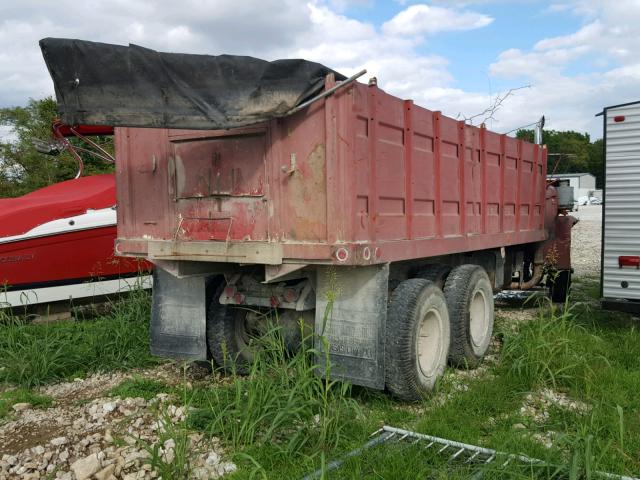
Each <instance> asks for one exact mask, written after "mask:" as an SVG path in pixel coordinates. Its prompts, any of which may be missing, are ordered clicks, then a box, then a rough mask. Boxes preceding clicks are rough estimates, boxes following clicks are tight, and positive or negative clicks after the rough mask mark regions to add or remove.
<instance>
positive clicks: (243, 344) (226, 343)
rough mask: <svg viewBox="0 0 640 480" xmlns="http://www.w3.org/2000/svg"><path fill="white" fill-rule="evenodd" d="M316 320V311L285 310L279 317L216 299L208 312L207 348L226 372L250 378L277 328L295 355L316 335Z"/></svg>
mask: <svg viewBox="0 0 640 480" xmlns="http://www.w3.org/2000/svg"><path fill="white" fill-rule="evenodd" d="M313 320H314V311H313V310H307V311H304V312H297V311H294V310H281V311H278V313H277V315H276V314H275V313H274V311H273V310H272V309H260V308H254V307H237V306H234V305H221V304H220V302H219V299H218V296H214V297H213V298H212V299H211V300H210V303H209V307H208V311H207V347H208V349H209V353H210V354H211V357H213V359H214V360H215V362H216V364H217V365H218V366H220V367H222V369H223V370H225V371H226V372H235V373H238V374H240V375H246V374H248V373H249V370H250V369H251V364H252V363H253V362H254V361H255V359H256V355H258V353H259V350H260V349H261V348H262V345H264V337H265V335H267V334H268V332H269V330H270V329H271V328H273V326H275V325H277V326H279V327H280V329H279V334H280V335H281V336H282V342H283V343H284V348H285V349H286V350H287V352H288V353H289V354H295V353H296V352H297V351H298V350H299V349H300V345H301V344H302V342H303V341H306V340H307V339H308V336H309V335H310V334H311V332H312V331H313ZM301 321H302V327H301V324H300V322H301Z"/></svg>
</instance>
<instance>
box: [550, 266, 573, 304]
mask: <svg viewBox="0 0 640 480" xmlns="http://www.w3.org/2000/svg"><path fill="white" fill-rule="evenodd" d="M548 283H549V293H550V295H551V301H552V302H554V303H564V302H566V301H567V297H568V296H569V290H570V289H571V270H559V271H558V272H557V273H556V275H555V276H554V278H552V279H549V282H548Z"/></svg>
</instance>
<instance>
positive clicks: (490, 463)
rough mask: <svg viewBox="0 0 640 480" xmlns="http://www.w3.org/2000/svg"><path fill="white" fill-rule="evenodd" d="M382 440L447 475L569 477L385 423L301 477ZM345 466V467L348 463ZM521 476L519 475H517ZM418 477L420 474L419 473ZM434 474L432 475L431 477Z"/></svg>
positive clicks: (519, 458)
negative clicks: (364, 440)
mask: <svg viewBox="0 0 640 480" xmlns="http://www.w3.org/2000/svg"><path fill="white" fill-rule="evenodd" d="M382 444H386V445H394V447H396V448H400V449H403V450H404V451H405V452H407V450H408V449H416V452H419V453H420V454H421V455H423V456H424V461H425V466H427V467H430V468H432V469H433V472H434V473H441V474H442V473H443V472H445V474H446V478H454V477H455V478H461V479H462V478H468V479H472V480H480V479H488V478H504V475H505V474H516V473H520V474H522V475H523V477H524V478H548V479H562V478H567V470H566V467H561V466H555V465H551V464H549V463H547V462H545V461H543V460H539V459H536V458H532V457H528V456H526V455H517V454H511V453H506V452H500V451H498V450H493V449H490V448H483V447H478V446H476V445H470V444H467V443H462V442H456V441H453V440H448V439H445V438H440V437H434V436H431V435H425V434H421V433H416V432H412V431H409V430H403V429H400V428H395V427H390V426H384V427H382V428H381V429H380V430H378V431H376V432H374V433H373V434H372V435H371V440H369V441H368V442H367V443H365V444H364V445H363V446H362V447H360V448H357V449H355V450H353V451H351V452H349V453H347V454H346V455H345V456H344V457H342V458H341V459H338V460H334V461H332V462H330V463H328V464H327V465H326V467H325V468H324V469H321V470H317V471H315V472H313V473H311V474H309V475H307V476H305V477H304V478H303V479H302V480H313V479H317V478H320V477H321V476H322V475H323V473H328V472H331V471H335V470H338V469H340V468H341V467H343V466H344V464H345V463H347V462H348V461H349V460H350V459H352V458H354V457H359V456H363V455H365V454H366V453H367V451H369V450H370V449H371V448H372V447H376V446H379V445H382ZM345 468H346V467H345ZM517 477H518V478H521V477H520V475H517ZM415 478H420V477H419V476H416V477H415ZM428 478H432V477H430V476H429V477H428ZM592 478H603V479H611V480H640V479H638V478H636V477H628V476H623V475H616V474H613V473H607V472H599V471H596V472H592Z"/></svg>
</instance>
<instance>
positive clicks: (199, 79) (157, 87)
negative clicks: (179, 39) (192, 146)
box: [40, 38, 345, 129]
mask: <svg viewBox="0 0 640 480" xmlns="http://www.w3.org/2000/svg"><path fill="white" fill-rule="evenodd" d="M40 48H41V50H42V55H43V56H44V60H45V62H46V64H47V68H48V69H49V73H50V74H51V78H52V79H53V83H54V87H55V92H56V97H57V100H58V108H59V109H60V114H61V116H62V121H63V122H65V123H66V124H68V125H77V124H85V125H113V126H129V127H155V128H185V129H221V128H233V127H239V126H243V125H250V124H254V123H258V122H263V121H265V120H268V119H270V118H274V117H279V116H282V115H284V114H285V113H287V111H289V110H290V109H291V108H293V107H295V106H296V105H297V104H299V103H300V102H301V101H302V100H304V99H306V98H308V97H310V96H312V95H314V94H315V93H317V92H319V91H320V90H321V89H322V88H323V85H324V77H325V76H326V75H327V74H328V73H331V72H332V70H331V69H329V68H327V67H325V66H323V65H320V64H318V63H314V62H309V61H306V60H275V61H273V62H268V61H266V60H260V59H258V58H253V57H245V56H235V55H218V56H213V55H192V54H180V53H163V52H156V51H155V50H150V49H148V48H143V47H139V46H137V45H129V46H128V47H125V46H121V45H111V44H107V43H96V42H88V41H84V40H71V39H64V38H45V39H43V40H40ZM334 73H335V72H334ZM344 78H345V77H343V76H342V75H340V74H337V73H336V79H337V80H342V79H344Z"/></svg>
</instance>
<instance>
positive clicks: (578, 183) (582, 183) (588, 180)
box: [547, 173, 602, 202]
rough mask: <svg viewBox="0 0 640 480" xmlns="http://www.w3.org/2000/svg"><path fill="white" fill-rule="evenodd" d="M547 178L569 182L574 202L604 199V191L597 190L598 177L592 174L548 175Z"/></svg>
mask: <svg viewBox="0 0 640 480" xmlns="http://www.w3.org/2000/svg"><path fill="white" fill-rule="evenodd" d="M547 178H549V179H551V178H553V179H554V180H555V179H558V180H569V186H571V187H573V201H574V202H576V201H578V199H579V198H581V197H587V198H591V197H598V198H599V199H602V190H596V177H595V176H594V175H592V174H590V173H558V174H555V175H547Z"/></svg>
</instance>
